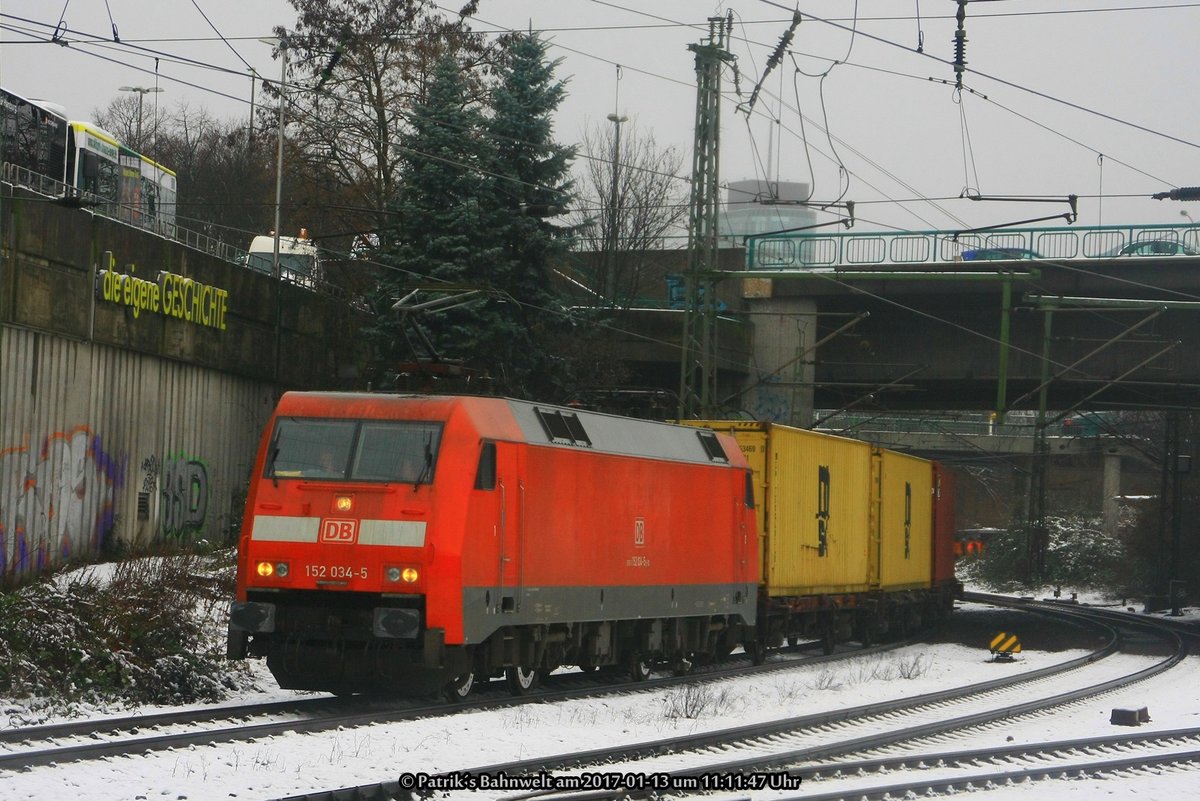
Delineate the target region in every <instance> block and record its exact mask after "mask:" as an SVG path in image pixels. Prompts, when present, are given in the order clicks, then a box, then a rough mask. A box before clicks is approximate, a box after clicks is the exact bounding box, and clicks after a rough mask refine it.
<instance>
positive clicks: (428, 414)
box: [276, 392, 742, 465]
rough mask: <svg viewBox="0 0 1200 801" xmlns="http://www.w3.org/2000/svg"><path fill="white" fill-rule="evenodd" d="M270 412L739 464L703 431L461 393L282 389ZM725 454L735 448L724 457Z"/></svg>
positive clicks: (736, 457) (737, 458)
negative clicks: (463, 428)
mask: <svg viewBox="0 0 1200 801" xmlns="http://www.w3.org/2000/svg"><path fill="white" fill-rule="evenodd" d="M276 413H277V414H279V415H282V416H298V417H343V418H345V417H350V418H355V417H368V418H381V419H405V418H416V419H424V420H449V419H450V418H451V417H452V416H454V415H456V414H462V415H464V416H466V417H468V418H469V419H470V421H471V424H472V426H473V427H474V428H475V429H476V430H477V431H478V432H479V436H480V437H482V438H486V439H494V440H499V441H518V442H528V443H530V444H540V445H548V446H552V447H554V446H556V447H563V448H577V449H586V450H592V451H599V452H603V453H615V454H624V455H629V456H640V457H646V458H654V459H668V460H672V461H684V462H695V463H697V464H713V463H718V464H721V463H727V462H734V463H736V464H739V465H740V464H741V462H742V457H741V452H740V450H738V449H737V448H735V447H733V446H732V445H729V446H722V445H720V444H718V442H717V439H716V437H715V435H714V434H713V433H712V432H711V431H709V430H708V429H697V428H696V427H693V426H682V425H675V424H672V423H660V422H655V421H650V420H638V419H634V418H629V417H621V416H619V415H613V414H606V413H603V412H592V411H588V410H585V409H578V408H572V407H567V406H556V405H553V404H548V403H534V402H531V401H522V400H515V399H512V398H496V397H478V396H462V395H455V396H451V395H391V394H376V393H351V392H347V393H341V392H289V393H286V394H285V395H284V396H283V398H281V399H280V402H279V407H278V409H277V410H276ZM727 451H734V452H733V453H728V452H727Z"/></svg>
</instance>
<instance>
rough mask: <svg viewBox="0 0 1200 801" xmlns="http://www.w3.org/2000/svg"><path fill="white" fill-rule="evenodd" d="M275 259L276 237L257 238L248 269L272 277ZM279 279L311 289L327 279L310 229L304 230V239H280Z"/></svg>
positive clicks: (248, 254)
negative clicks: (309, 236)
mask: <svg viewBox="0 0 1200 801" xmlns="http://www.w3.org/2000/svg"><path fill="white" fill-rule="evenodd" d="M274 260H275V237H274V236H256V237H254V239H253V241H251V242H250V248H249V250H248V251H247V252H246V266H247V267H249V268H250V269H251V270H254V271H255V272H259V273H264V274H266V275H270V274H271V272H272V271H271V267H272V265H273V264H274ZM279 277H280V278H282V279H283V280H284V281H287V282H289V283H292V284H299V285H300V286H305V287H308V288H310V289H311V288H313V287H315V286H316V284H317V282H319V281H323V280H324V279H325V271H324V269H323V268H322V266H321V258H320V254H319V253H318V252H317V246H316V245H314V244H313V243H312V241H311V240H310V239H309V238H308V229H306V228H301V229H300V236H281V237H279Z"/></svg>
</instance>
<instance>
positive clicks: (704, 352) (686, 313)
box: [679, 13, 735, 420]
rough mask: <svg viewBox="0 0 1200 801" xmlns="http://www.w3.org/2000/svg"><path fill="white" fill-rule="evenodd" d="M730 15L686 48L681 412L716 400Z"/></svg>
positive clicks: (706, 409)
mask: <svg viewBox="0 0 1200 801" xmlns="http://www.w3.org/2000/svg"><path fill="white" fill-rule="evenodd" d="M732 30H733V15H732V13H730V14H729V15H727V16H725V17H709V19H708V38H706V39H704V40H702V41H701V42H700V43H699V44H690V45H688V49H689V50H691V51H693V52H694V53H695V54H696V134H695V143H694V146H693V150H692V196H691V202H690V204H689V215H688V258H687V270H686V272H685V273H684V281H683V284H684V310H683V334H682V338H681V341H680V345H681V354H680V359H679V418H680V419H681V420H682V419H687V418H694V417H704V418H706V417H712V416H713V415H714V413H715V411H716V409H715V405H716V401H717V367H716V361H717V298H716V290H715V285H716V271H717V256H718V239H717V221H718V213H717V211H718V209H717V203H718V192H719V191H720V169H719V162H720V149H721V66H722V65H723V64H724V63H726V62H732V61H733V60H734V58H735V57H734V56H733V54H731V53H730V52H729V51H728V50H727V49H726V44H725V43H726V41H727V39H728V37H729V34H730V32H731V31H732Z"/></svg>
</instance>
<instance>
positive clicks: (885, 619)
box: [693, 420, 957, 649]
mask: <svg viewBox="0 0 1200 801" xmlns="http://www.w3.org/2000/svg"><path fill="white" fill-rule="evenodd" d="M693 424H694V425H697V426H704V427H707V428H710V429H712V430H715V431H725V432H729V433H731V434H733V435H734V436H735V437H736V439H737V441H738V444H739V445H740V446H741V448H742V452H743V453H744V454H745V455H746V459H747V461H748V462H749V464H750V465H751V468H752V470H753V475H754V495H755V504H756V506H757V508H758V526H759V528H758V534H759V555H760V558H761V560H762V586H761V590H760V607H759V615H758V641H759V644H760V647H767V648H770V647H777V646H779V645H781V644H783V643H784V642H785V641H797V640H802V639H820V640H821V641H822V642H823V643H824V645H825V647H826V648H827V649H832V647H833V645H834V643H836V642H840V641H843V640H847V639H857V640H859V641H861V642H864V643H869V642H873V641H874V640H875V639H876V638H878V637H880V636H884V635H888V634H892V635H900V634H903V633H904V632H907V631H909V630H911V629H913V628H915V627H917V626H919V625H920V624H921V623H922V621H923V620H924V619H925V618H927V617H930V616H933V615H936V614H940V613H942V612H944V611H948V610H949V609H950V608H951V606H952V603H953V597H954V594H955V589H956V588H957V585H956V584H955V583H954V581H953V572H952V571H953V564H952V562H951V563H950V571H951V572H950V575H949V579H948V581H945V580H943V581H942V582H941V583H935V581H934V566H935V559H936V557H937V555H938V554H940V553H941V552H942V551H943V550H945V549H944V548H942V547H939V545H938V544H935V542H934V539H935V532H936V534H937V536H938V538H939V542H940V543H941V545H946V544H947V543H949V544H951V546H952V541H951V539H950V538H951V535H952V531H953V523H952V515H953V511H952V510H953V505H952V495H951V493H950V492H949V491H947V492H946V493H944V497H939V493H938V489H939V486H940V485H939V484H938V476H939V475H942V473H941V472H940V471H939V469H938V468H937V467H936V465H935V463H934V462H930V461H926V460H924V459H917V458H915V457H912V456H907V455H905V454H901V453H896V452H892V451H887V450H881V449H878V448H875V447H873V446H872V445H870V444H868V443H865V442H859V441H857V440H851V439H845V438H842V437H835V436H830V435H827V434H819V433H816V432H812V431H806V430H803V429H797V428H792V427H789V426H783V425H776V424H773V423H759V422H743V421H713V420H709V421H695V422H694V423H693ZM939 515H940V517H939ZM935 520H941V521H942V522H941V526H939V527H935ZM943 537H944V538H945V542H941V538H943ZM941 569H942V571H943V576H942V578H943V579H945V576H944V571H945V567H944V565H943V567H942V568H941Z"/></svg>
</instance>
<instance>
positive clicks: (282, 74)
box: [258, 36, 288, 381]
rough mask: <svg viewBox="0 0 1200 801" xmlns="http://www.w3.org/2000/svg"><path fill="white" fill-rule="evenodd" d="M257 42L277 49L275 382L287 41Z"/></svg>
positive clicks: (279, 313) (278, 348) (279, 349)
mask: <svg viewBox="0 0 1200 801" xmlns="http://www.w3.org/2000/svg"><path fill="white" fill-rule="evenodd" d="M258 41H260V42H264V43H266V44H269V45H273V46H275V47H277V48H279V61H280V67H279V142H278V146H277V149H276V152H275V231H274V233H273V234H272V236H273V238H274V240H275V241H274V248H273V249H272V254H271V278H272V279H273V280H274V282H275V380H276V381H278V380H279V362H280V357H281V356H282V352H283V291H282V290H283V288H282V286H281V283H282V282H281V280H280V279H281V277H282V273H281V272H280V270H279V226H280V220H279V213H280V206H281V204H282V200H283V122H284V119H283V110H284V105H285V101H286V100H287V65H288V43H287V39H282V38H279V37H276V36H269V37H264V38H262V39H259V40H258Z"/></svg>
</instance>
